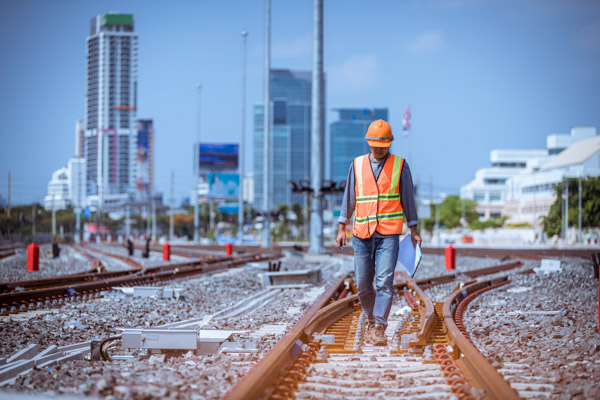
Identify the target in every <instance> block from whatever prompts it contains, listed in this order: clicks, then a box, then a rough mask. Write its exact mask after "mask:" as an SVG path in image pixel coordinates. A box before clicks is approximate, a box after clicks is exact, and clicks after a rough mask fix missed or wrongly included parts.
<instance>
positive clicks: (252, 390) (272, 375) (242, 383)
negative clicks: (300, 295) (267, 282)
mask: <svg viewBox="0 0 600 400" xmlns="http://www.w3.org/2000/svg"><path fill="white" fill-rule="evenodd" d="M347 277H348V274H344V276H343V277H341V278H340V279H339V280H338V281H336V282H335V283H334V284H332V285H331V286H330V287H329V289H327V290H326V291H325V293H324V294H323V295H321V297H319V299H318V300H317V301H316V302H315V304H313V306H312V307H311V308H310V309H309V310H308V311H307V312H306V313H305V314H304V315H303V316H302V317H301V318H300V319H299V320H298V321H297V322H296V323H295V324H294V326H293V327H292V328H291V329H290V330H289V331H288V332H287V333H286V334H285V335H284V336H283V337H282V338H281V339H280V340H279V342H277V344H276V345H275V346H274V347H273V348H272V349H271V350H270V351H269V352H268V353H267V354H266V355H265V356H264V357H263V358H262V359H261V360H260V361H259V362H258V363H257V364H255V365H254V366H253V367H252V369H250V371H249V372H248V373H247V374H246V375H244V376H243V377H242V378H241V379H240V380H239V381H238V382H237V383H236V384H235V385H234V386H233V387H232V388H231V390H229V392H228V393H226V394H225V396H223V399H228V400H238V399H260V398H263V397H265V392H266V391H267V389H269V387H271V386H273V385H274V383H275V382H276V381H277V379H278V378H279V377H280V376H281V375H282V373H283V372H285V369H286V368H287V367H288V366H289V364H290V363H291V362H292V361H293V360H294V358H293V357H292V355H291V349H292V347H293V346H294V345H295V344H296V342H297V341H298V340H302V339H304V340H303V341H306V340H307V337H306V333H305V327H306V326H307V324H308V323H309V322H310V321H311V320H312V319H313V318H314V316H315V315H316V314H317V312H318V311H319V310H320V309H321V308H323V307H324V306H325V305H326V304H327V303H328V302H329V301H330V300H331V299H332V298H334V296H335V295H336V293H338V292H339V291H341V290H343V287H344V280H345V279H346V278H347ZM341 301H344V300H341Z"/></svg>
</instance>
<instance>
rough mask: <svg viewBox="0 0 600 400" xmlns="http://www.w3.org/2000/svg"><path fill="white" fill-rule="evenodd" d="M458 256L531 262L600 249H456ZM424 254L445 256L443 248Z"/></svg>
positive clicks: (585, 255)
mask: <svg viewBox="0 0 600 400" xmlns="http://www.w3.org/2000/svg"><path fill="white" fill-rule="evenodd" d="M455 249H456V255H457V256H461V257H488V258H504V257H511V258H522V259H529V260H541V259H543V258H546V257H576V258H590V257H591V256H592V254H594V253H597V252H598V251H599V248H598V247H590V248H589V249H548V248H539V247H538V248H528V249H511V248H493V247H492V248H485V247H455ZM421 250H422V252H423V254H432V255H444V254H445V253H444V251H445V249H444V248H442V247H423V248H422V249H421Z"/></svg>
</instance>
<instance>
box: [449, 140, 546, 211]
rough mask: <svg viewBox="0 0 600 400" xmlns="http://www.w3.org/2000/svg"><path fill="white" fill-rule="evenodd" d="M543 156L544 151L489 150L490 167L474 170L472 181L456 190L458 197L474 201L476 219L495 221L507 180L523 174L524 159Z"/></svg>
mask: <svg viewBox="0 0 600 400" xmlns="http://www.w3.org/2000/svg"><path fill="white" fill-rule="evenodd" d="M547 154H548V152H547V150H492V151H491V152H490V162H491V164H492V167H491V168H481V169H479V170H477V172H475V179H473V180H472V181H471V182H469V183H467V184H466V185H464V186H463V187H461V188H460V197H461V198H463V199H471V200H475V201H476V202H477V213H478V214H479V218H480V219H482V220H486V219H489V218H499V217H500V216H501V214H502V209H503V207H504V203H505V201H506V192H507V188H508V186H507V184H506V182H507V180H508V179H509V178H511V177H512V176H514V175H517V174H518V173H520V172H521V171H523V170H524V169H525V168H526V166H527V160H529V159H531V158H539V157H545V156H547Z"/></svg>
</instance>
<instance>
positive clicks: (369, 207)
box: [353, 154, 404, 239]
mask: <svg viewBox="0 0 600 400" xmlns="http://www.w3.org/2000/svg"><path fill="white" fill-rule="evenodd" d="M403 165H404V159H402V158H401V157H397V156H395V155H393V154H390V155H389V156H388V159H387V160H386V161H385V164H384V165H383V168H382V170H381V172H380V174H379V177H378V179H377V181H376V180H375V176H374V175H373V170H372V168H371V161H370V159H369V154H365V155H363V156H360V157H357V158H355V159H354V172H355V182H356V184H355V193H356V209H355V214H354V226H353V233H354V235H355V236H357V237H359V238H362V239H365V238H368V237H371V236H372V235H373V233H375V230H377V231H378V232H379V233H381V234H382V235H392V234H400V233H402V223H403V217H404V213H403V210H402V203H401V201H400V200H401V196H400V176H401V173H402V166H403Z"/></svg>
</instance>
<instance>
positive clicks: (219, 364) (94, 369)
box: [0, 258, 341, 399]
mask: <svg viewBox="0 0 600 400" xmlns="http://www.w3.org/2000/svg"><path fill="white" fill-rule="evenodd" d="M310 266H311V265H308V267H310ZM302 267H307V265H306V263H302V262H300V261H298V260H297V259H293V258H288V259H287V262H285V261H284V263H283V265H282V269H283V268H289V269H297V268H302ZM333 270H334V271H337V273H340V272H341V269H340V268H337V269H336V268H333ZM257 272H258V271H257V270H256V268H254V267H247V268H240V269H232V270H228V271H225V272H218V273H213V274H210V275H202V276H199V277H198V278H195V279H191V280H188V281H185V282H178V283H176V284H175V283H174V284H171V285H170V286H180V287H184V288H185V295H186V296H185V297H186V299H185V301H179V302H177V301H173V300H161V299H154V298H127V299H121V300H115V299H106V300H100V301H91V302H86V303H81V304H73V305H68V306H65V307H62V308H60V309H58V310H57V311H56V312H53V313H51V314H45V315H37V316H35V317H32V318H31V319H29V320H27V321H17V320H15V318H12V317H7V318H9V319H8V320H3V321H2V331H3V334H6V337H7V338H8V339H9V340H6V341H3V342H2V343H0V357H2V356H6V355H8V354H11V353H13V352H14V351H15V349H19V348H23V347H25V346H26V345H27V344H29V343H31V342H37V343H39V344H40V345H42V347H44V346H48V345H50V344H56V345H61V344H68V343H76V342H81V341H85V340H89V339H91V338H93V337H98V338H103V337H108V336H112V335H114V333H115V332H116V328H117V327H144V326H157V325H161V324H165V323H170V322H176V321H181V320H185V319H190V318H202V317H204V316H206V315H208V314H212V313H215V312H216V311H219V310H221V309H223V308H226V307H228V306H231V305H234V304H235V303H237V302H238V301H240V300H242V299H246V298H251V297H252V296H253V295H255V294H256V293H258V292H260V291H262V290H263V287H262V285H261V284H260V282H259V277H258V273H257ZM331 278H332V279H331V280H333V278H334V277H331ZM331 280H329V282H331ZM329 284H330V283H328V282H324V283H323V284H322V285H320V286H317V287H314V288H312V289H310V290H308V291H303V290H300V289H286V290H281V291H280V293H278V294H277V295H276V297H274V299H273V301H271V302H269V303H268V304H266V305H265V306H263V307H261V308H259V309H256V310H254V311H253V312H252V313H250V314H247V315H242V316H239V317H233V318H228V319H224V320H216V321H211V322H210V324H209V325H208V326H206V327H205V328H209V329H212V328H215V329H232V330H241V331H242V332H241V333H238V334H236V337H237V338H239V339H240V340H253V341H255V342H256V344H257V346H258V349H259V351H258V352H257V353H248V354H226V353H223V354H220V355H195V354H192V353H188V354H186V355H184V356H183V357H173V358H165V357H164V356H162V355H161V356H152V357H150V358H149V359H146V360H135V361H127V362H112V363H109V362H94V363H90V362H88V361H76V362H70V363H65V364H63V365H57V366H53V367H51V368H49V369H47V370H43V371H33V372H32V373H30V374H28V375H26V376H21V377H19V378H18V379H17V381H16V383H15V384H13V385H10V386H8V387H5V388H3V389H4V390H7V393H11V392H14V391H16V392H32V393H47V392H50V393H53V394H56V395H75V396H92V397H107V396H108V397H109V398H115V399H137V398H144V399H154V398H157V399H158V398H166V397H168V398H174V399H205V398H206V399H215V398H220V397H222V396H223V395H224V394H225V393H226V392H227V391H228V390H229V389H230V388H231V386H232V385H233V384H234V383H235V382H237V381H238V380H239V378H240V377H241V376H243V375H244V374H245V373H246V372H247V371H248V370H249V369H250V368H251V367H252V365H254V364H255V363H256V362H257V361H258V360H259V359H260V358H261V357H262V356H263V355H264V354H265V353H266V352H267V351H268V350H270V348H271V347H272V346H273V345H274V344H275V343H276V342H277V340H279V338H280V337H281V336H282V335H283V334H284V333H285V332H286V331H287V330H288V329H289V328H290V327H291V326H292V325H293V324H294V323H295V322H296V321H297V320H298V319H299V318H300V317H301V316H302V315H303V313H304V312H305V311H306V310H307V309H308V308H309V307H310V306H311V305H312V304H313V303H314V301H315V300H316V299H317V298H318V296H319V295H320V294H321V293H322V292H324V291H325V290H326V288H327V287H328V285H329ZM76 322H79V323H80V324H78V323H76Z"/></svg>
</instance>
